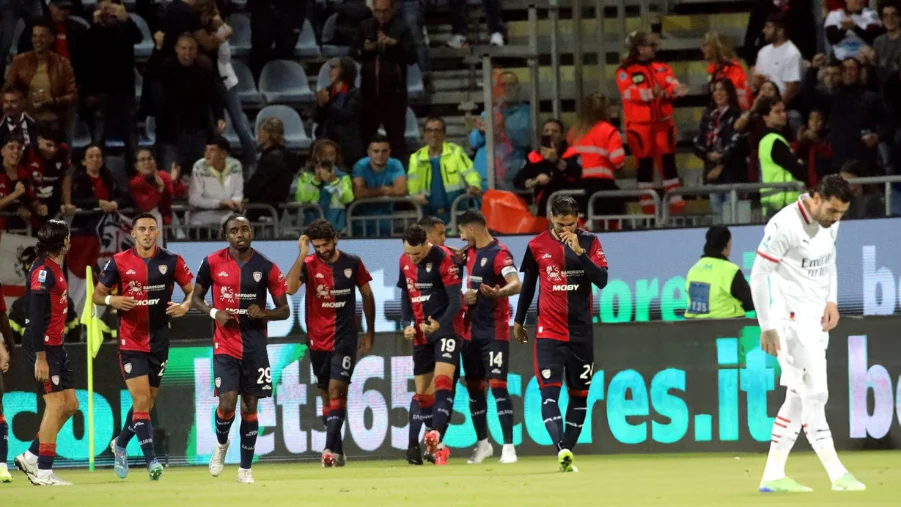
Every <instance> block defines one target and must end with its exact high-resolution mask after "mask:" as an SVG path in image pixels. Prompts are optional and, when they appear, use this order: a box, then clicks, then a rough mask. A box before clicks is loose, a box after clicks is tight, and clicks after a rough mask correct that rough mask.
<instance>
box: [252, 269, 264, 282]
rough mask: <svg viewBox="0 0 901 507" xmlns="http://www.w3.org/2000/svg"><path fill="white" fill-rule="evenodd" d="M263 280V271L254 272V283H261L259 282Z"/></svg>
mask: <svg viewBox="0 0 901 507" xmlns="http://www.w3.org/2000/svg"><path fill="white" fill-rule="evenodd" d="M262 279H263V272H262V271H254V272H253V281H254V282H259V281H260V280H262Z"/></svg>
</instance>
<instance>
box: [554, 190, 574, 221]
mask: <svg viewBox="0 0 901 507" xmlns="http://www.w3.org/2000/svg"><path fill="white" fill-rule="evenodd" d="M570 215H572V216H579V203H577V202H576V200H575V199H573V197H572V196H571V195H555V196H554V198H553V199H551V216H555V217H563V216H570Z"/></svg>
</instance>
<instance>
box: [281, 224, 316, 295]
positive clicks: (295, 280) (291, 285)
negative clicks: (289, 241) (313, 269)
mask: <svg viewBox="0 0 901 507" xmlns="http://www.w3.org/2000/svg"><path fill="white" fill-rule="evenodd" d="M297 248H298V249H299V250H300V254H299V255H298V256H297V259H296V260H295V261H294V264H293V265H292V266H291V269H290V270H288V276H287V282H288V294H291V295H292V296H293V295H294V294H296V293H297V291H298V290H300V288H301V287H302V286H303V284H304V283H306V281H307V277H306V274H307V271H306V263H305V262H304V259H306V258H307V255H310V238H308V237H307V236H306V234H304V235H303V236H301V237H300V239H298V240H297Z"/></svg>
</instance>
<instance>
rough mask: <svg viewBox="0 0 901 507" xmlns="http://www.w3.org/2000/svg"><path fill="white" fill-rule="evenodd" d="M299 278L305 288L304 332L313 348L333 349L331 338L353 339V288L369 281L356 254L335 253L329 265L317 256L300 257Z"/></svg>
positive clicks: (355, 314) (355, 334)
mask: <svg viewBox="0 0 901 507" xmlns="http://www.w3.org/2000/svg"><path fill="white" fill-rule="evenodd" d="M300 280H301V281H302V282H303V283H304V285H305V286H306V289H307V293H306V300H307V301H306V309H307V335H308V336H309V337H310V348H312V349H313V350H322V351H330V350H335V341H336V340H342V339H353V340H356V338H357V332H358V329H357V287H362V286H364V285H366V284H367V283H369V282H370V281H371V280H372V276H371V275H370V274H369V271H367V270H366V266H364V265H363V261H362V260H361V259H360V258H359V257H357V256H356V255H351V254H348V253H345V252H340V251H339V252H338V259H337V260H336V261H335V262H334V263H332V264H329V263H327V262H325V261H323V260H322V259H321V258H319V256H318V255H315V254H314V255H310V256H307V258H306V259H304V263H303V267H302V268H301V271H300Z"/></svg>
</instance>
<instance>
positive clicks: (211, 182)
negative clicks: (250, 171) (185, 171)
mask: <svg viewBox="0 0 901 507" xmlns="http://www.w3.org/2000/svg"><path fill="white" fill-rule="evenodd" d="M230 148H231V146H230V145H229V143H228V141H227V140H226V139H225V138H224V137H221V136H220V137H214V138H212V139H210V141H209V142H208V143H207V145H206V152H205V153H204V156H203V158H202V159H200V160H198V161H197V162H196V163H195V164H194V168H193V169H192V170H191V190H190V192H189V196H188V202H189V203H190V204H191V206H193V207H194V208H196V211H192V212H191V213H190V216H189V217H188V223H189V224H190V225H209V226H212V227H213V228H217V227H219V226H220V225H221V223H222V221H223V220H225V218H226V217H228V215H230V214H231V213H234V212H239V211H241V209H242V208H243V205H242V204H241V201H243V200H244V175H243V169H242V167H241V162H238V160H237V159H235V158H232V157H230V156H228V152H229V149H230Z"/></svg>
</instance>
